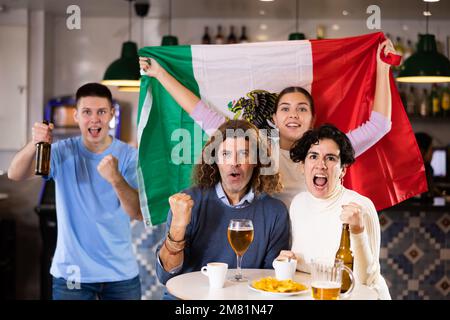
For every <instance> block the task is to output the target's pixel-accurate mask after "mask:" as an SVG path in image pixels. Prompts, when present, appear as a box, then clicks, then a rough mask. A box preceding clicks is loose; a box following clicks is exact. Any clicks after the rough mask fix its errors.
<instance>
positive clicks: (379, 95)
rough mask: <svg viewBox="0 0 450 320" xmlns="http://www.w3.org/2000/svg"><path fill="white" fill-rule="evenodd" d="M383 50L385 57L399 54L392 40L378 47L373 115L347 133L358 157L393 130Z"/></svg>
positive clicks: (388, 66) (387, 69) (389, 91)
mask: <svg viewBox="0 0 450 320" xmlns="http://www.w3.org/2000/svg"><path fill="white" fill-rule="evenodd" d="M382 50H383V52H384V54H385V55H387V54H388V53H393V54H397V53H396V52H395V50H394V47H393V45H392V43H391V41H390V40H385V41H384V42H382V43H381V44H380V45H379V46H378V49H377V71H376V72H377V74H376V85H375V97H374V102H373V108H372V113H371V115H370V118H369V120H368V121H366V122H365V123H364V124H362V125H361V126H359V127H358V128H356V129H353V130H351V131H350V132H348V133H347V136H348V137H349V139H350V141H351V143H352V145H353V148H354V149H355V155H356V156H357V157H358V156H359V155H361V154H362V153H364V152H365V151H366V150H368V149H369V148H370V147H372V146H373V145H374V144H376V143H377V142H378V141H379V140H380V139H381V138H383V137H384V136H385V135H386V134H387V133H388V132H389V131H390V130H391V114H392V100H391V88H390V82H389V70H390V65H389V64H387V63H385V62H383V61H382V60H381V58H380V53H381V51H382Z"/></svg>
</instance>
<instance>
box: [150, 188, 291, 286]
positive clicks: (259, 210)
mask: <svg viewBox="0 0 450 320" xmlns="http://www.w3.org/2000/svg"><path fill="white" fill-rule="evenodd" d="M184 192H185V193H187V194H189V195H190V196H191V197H192V199H193V200H194V207H193V208H192V216H191V222H190V224H189V225H188V226H187V228H186V240H187V241H186V248H185V249H184V261H183V266H182V268H181V270H180V271H179V272H177V273H174V274H170V273H169V272H166V271H165V270H164V268H162V266H161V265H160V264H159V263H158V261H156V274H157V276H158V279H159V281H160V282H161V283H162V284H165V283H166V282H167V280H169V279H170V278H172V277H174V276H176V275H178V274H182V273H188V272H193V271H200V269H201V268H202V267H203V266H205V265H206V264H207V263H209V262H213V261H215V262H225V263H228V268H230V269H232V268H236V254H235V253H234V251H233V249H232V248H231V246H230V244H229V243H228V239H227V229H228V224H229V222H230V220H231V219H251V220H252V222H253V228H254V239H253V242H252V243H251V245H250V247H249V248H248V250H247V252H246V253H245V254H244V257H243V259H242V268H255V269H258V268H261V269H270V268H272V262H273V260H274V259H275V258H276V257H277V256H278V254H279V253H280V251H281V250H288V249H289V215H288V211H287V209H286V206H285V205H284V204H283V203H282V202H281V201H280V200H277V199H275V198H272V197H270V196H269V195H267V194H264V193H263V194H258V195H257V196H255V199H254V200H253V201H252V203H251V204H250V205H248V206H247V207H244V208H232V207H228V206H227V205H225V204H224V203H223V202H222V201H221V200H220V199H219V198H218V197H217V194H216V192H215V190H214V188H209V189H206V190H201V189H199V188H197V187H194V188H190V189H188V190H186V191H184ZM171 220H172V212H171V211H169V214H168V218H167V230H169V228H170V223H171ZM162 244H163V242H162V243H161V244H160V245H159V246H158V249H157V250H156V255H157V256H158V255H159V249H160V248H161V246H162ZM157 260H158V259H157Z"/></svg>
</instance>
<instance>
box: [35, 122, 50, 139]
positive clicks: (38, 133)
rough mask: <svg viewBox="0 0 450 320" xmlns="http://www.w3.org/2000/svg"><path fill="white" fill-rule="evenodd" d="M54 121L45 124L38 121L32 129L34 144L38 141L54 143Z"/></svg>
mask: <svg viewBox="0 0 450 320" xmlns="http://www.w3.org/2000/svg"><path fill="white" fill-rule="evenodd" d="M52 130H53V123H50V124H48V125H47V124H45V123H42V122H36V123H35V124H34V126H33V128H32V129H31V133H32V136H33V144H36V143H38V142H48V143H52V140H53V135H52Z"/></svg>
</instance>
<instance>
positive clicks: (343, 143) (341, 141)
mask: <svg viewBox="0 0 450 320" xmlns="http://www.w3.org/2000/svg"><path fill="white" fill-rule="evenodd" d="M323 139H331V140H333V141H334V142H336V144H337V145H338V147H339V150H340V154H339V158H340V159H341V167H344V166H350V165H351V164H352V163H353V162H355V150H354V149H353V146H352V143H351V142H350V139H349V138H348V137H347V135H346V134H345V133H343V132H342V131H340V130H339V129H338V128H336V127H335V126H333V125H332V124H324V125H322V126H320V127H318V128H315V129H312V130H308V131H306V132H305V134H304V135H303V137H301V138H300V139H299V140H297V141H296V142H295V143H294V145H293V146H292V148H291V150H290V156H291V160H292V161H294V162H305V158H306V155H307V154H308V151H309V149H310V148H311V146H312V145H313V144H318V143H319V140H323Z"/></svg>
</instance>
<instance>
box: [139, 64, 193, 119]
mask: <svg viewBox="0 0 450 320" xmlns="http://www.w3.org/2000/svg"><path fill="white" fill-rule="evenodd" d="M139 66H140V68H141V69H142V70H144V72H145V74H146V75H148V76H150V77H154V78H156V79H157V80H158V81H159V82H160V83H161V85H162V86H163V87H164V88H165V89H166V90H167V91H168V92H169V93H170V95H171V96H172V97H173V98H174V99H175V101H176V102H177V103H178V104H179V105H180V106H181V107H182V108H183V109H184V111H186V112H187V113H188V114H189V115H190V114H191V113H192V112H193V111H194V109H195V106H196V105H197V103H198V102H199V101H200V98H199V97H197V96H196V95H195V94H194V93H193V92H192V91H190V90H189V89H188V88H186V87H185V86H183V85H182V84H181V83H180V82H179V81H178V80H177V79H175V78H174V77H173V76H172V75H171V74H170V73H168V72H167V71H166V70H165V69H164V68H163V67H162V66H161V65H160V64H159V63H158V62H157V61H156V60H155V59H153V58H146V57H139Z"/></svg>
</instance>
